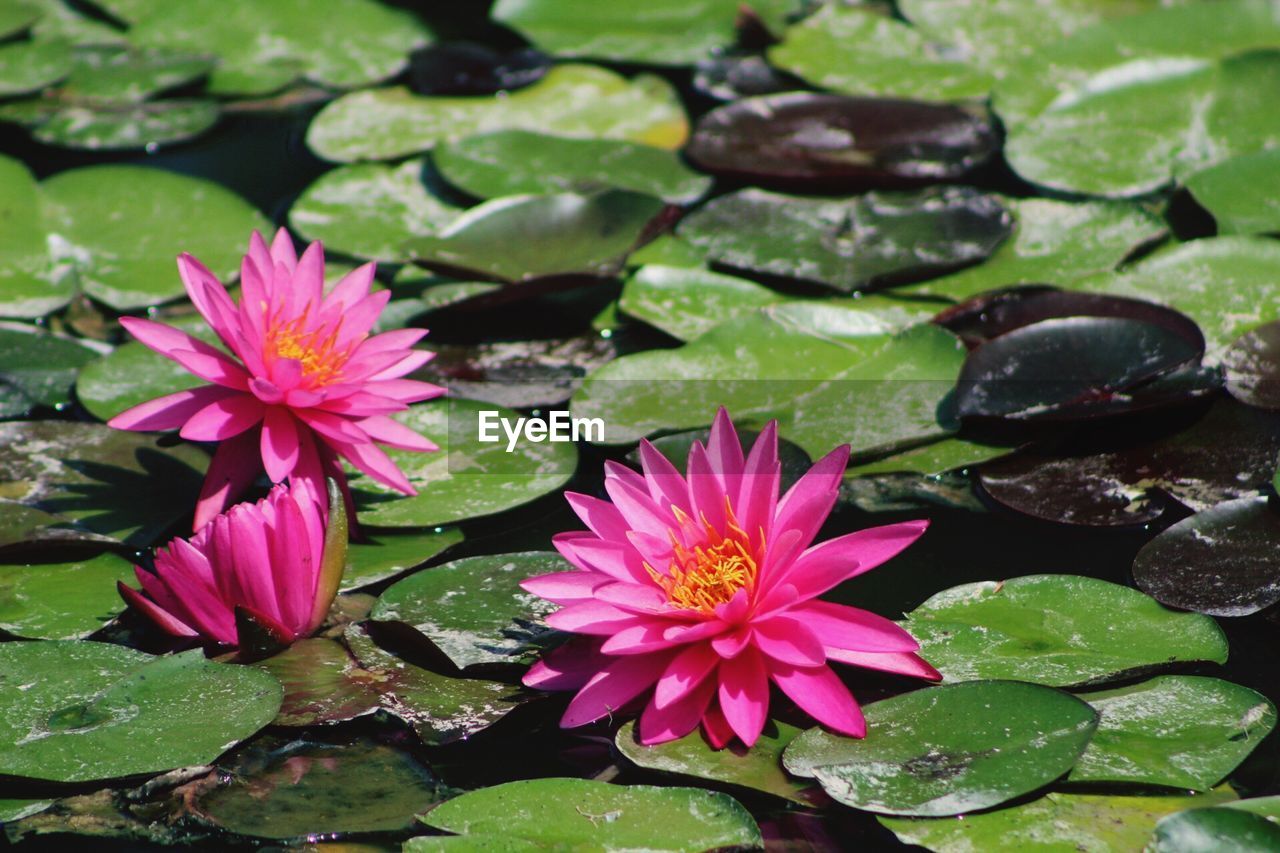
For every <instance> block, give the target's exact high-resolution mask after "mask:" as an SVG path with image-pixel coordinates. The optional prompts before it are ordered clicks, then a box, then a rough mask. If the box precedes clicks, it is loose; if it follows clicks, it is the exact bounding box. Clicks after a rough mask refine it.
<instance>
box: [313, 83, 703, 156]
mask: <svg viewBox="0 0 1280 853" xmlns="http://www.w3.org/2000/svg"><path fill="white" fill-rule="evenodd" d="M495 130H532V131H537V132H539V133H551V134H556V135H559V136H571V137H577V138H586V139H623V140H627V141H630V142H638V143H641V144H643V145H654V146H657V147H659V148H678V147H679V146H680V145H681V144H683V143H684V140H685V137H686V136H687V135H688V133H689V123H688V120H687V119H686V118H685V114H684V109H683V108H682V107H681V106H680V100H679V97H678V96H677V95H676V93H675V90H674V89H672V88H671V85H670V84H669V83H667V82H666V81H665V80H663V79H662V78H660V77H656V76H653V75H649V74H642V75H640V76H638V77H635V78H633V79H627V78H626V77H622V76H620V75H618V74H616V73H614V72H612V71H607V70H605V69H603V68H597V67H595V66H593V65H574V64H569V65H557V66H555V67H553V68H552V69H551V70H550V71H548V72H547V75H546V76H545V77H543V78H542V79H541V80H540V81H538V82H537V83H534V84H533V85H531V86H528V87H526V88H524V89H519V90H517V91H515V92H511V93H509V94H505V95H504V96H503V97H501V98H499V97H459V96H427V97H423V96H419V95H415V94H413V93H412V92H411V91H409V90H408V89H407V88H405V87H403V86H396V87H392V88H387V89H370V90H368V91H364V92H353V93H351V94H349V95H344V96H342V97H341V98H338V99H337V100H336V101H334V102H333V103H331V104H329V105H328V106H326V107H325V108H324V109H323V110H321V111H320V113H319V115H317V116H316V117H315V120H313V121H312V122H311V127H310V128H308V130H307V144H308V145H309V146H310V147H311V150H312V151H314V152H316V154H318V155H320V156H321V157H323V158H325V159H326V160H334V161H337V162H350V161H353V160H394V159H397V158H400V157H405V156H407V155H410V154H417V153H418V152H419V151H426V150H429V149H430V148H432V147H434V146H435V145H436V144H437V143H439V142H442V141H445V140H450V139H462V138H463V137H465V136H474V135H475V134H478V133H488V132H490V131H495Z"/></svg>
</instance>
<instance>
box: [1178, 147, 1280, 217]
mask: <svg viewBox="0 0 1280 853" xmlns="http://www.w3.org/2000/svg"><path fill="white" fill-rule="evenodd" d="M1186 185H1187V189H1188V190H1190V191H1191V194H1192V195H1193V196H1195V199H1196V201H1198V202H1199V203H1200V204H1201V206H1203V207H1204V208H1205V209H1206V210H1208V211H1209V212H1210V213H1211V214H1213V218H1214V221H1215V222H1217V223H1218V233H1219V234H1274V233H1276V232H1280V201H1277V199H1278V198H1280V150H1276V149H1270V150H1266V151H1258V152H1255V153H1252V154H1241V155H1240V156H1239V157H1232V158H1231V159H1230V160H1223V161H1222V162H1220V163H1218V164H1217V165H1214V166H1210V167H1209V168H1207V169H1201V170H1200V171H1198V172H1195V173H1193V174H1191V175H1188V176H1187V178H1186Z"/></svg>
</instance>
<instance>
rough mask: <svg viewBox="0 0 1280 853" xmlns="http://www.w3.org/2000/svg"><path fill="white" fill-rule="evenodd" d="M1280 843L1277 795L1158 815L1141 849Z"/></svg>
mask: <svg viewBox="0 0 1280 853" xmlns="http://www.w3.org/2000/svg"><path fill="white" fill-rule="evenodd" d="M1277 847H1280V797H1258V798H1256V799H1252V800H1236V801H1235V802H1227V803H1221V804H1217V805H1212V806H1208V807H1203V806H1202V807H1195V806H1193V807H1191V808H1189V809H1187V810H1186V811H1182V812H1178V813H1176V814H1172V815H1169V816H1168V817H1164V818H1161V819H1160V822H1159V823H1157V824H1156V831H1155V834H1154V835H1152V837H1151V840H1150V841H1149V842H1148V843H1147V846H1146V847H1145V848H1143V849H1144V850H1149V851H1151V853H1193V851H1194V853H1200V851H1203V853H1212V851H1214V850H1272V849H1275V848H1277Z"/></svg>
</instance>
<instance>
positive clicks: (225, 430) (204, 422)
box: [179, 392, 263, 441]
mask: <svg viewBox="0 0 1280 853" xmlns="http://www.w3.org/2000/svg"><path fill="white" fill-rule="evenodd" d="M262 417H263V406H262V403H260V402H258V400H257V398H256V397H253V396H251V395H249V394H238V393H235V392H232V395H231V396H229V397H223V398H222V399H220V400H214V401H213V402H212V403H210V404H209V405H207V406H205V407H204V408H203V409H201V410H200V411H198V412H196V413H195V414H194V415H192V416H191V419H190V420H188V421H187V423H186V425H185V426H183V427H182V430H181V432H179V435H181V436H182V437H183V438H185V439H187V440H189V441H223V440H224V439H228V438H232V437H233V436H237V435H239V434H240V433H242V432H244V431H245V430H247V429H249V428H250V427H252V426H253V425H254V424H256V423H258V421H260V420H262Z"/></svg>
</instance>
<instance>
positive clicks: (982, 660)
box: [904, 575, 1227, 687]
mask: <svg viewBox="0 0 1280 853" xmlns="http://www.w3.org/2000/svg"><path fill="white" fill-rule="evenodd" d="M904 627H906V629H907V630H908V631H910V632H911V635H912V636H913V637H915V638H916V639H917V640H919V641H920V646H921V650H920V655H921V656H922V657H924V659H925V660H927V661H929V662H930V663H931V664H933V665H934V666H935V667H937V668H938V670H939V671H940V672H941V673H942V674H943V676H944V678H945V679H946V680H948V681H964V680H967V679H971V678H1014V679H1021V680H1023V681H1030V682H1033V683H1037V684H1049V685H1053V686H1056V687H1066V686H1071V685H1085V684H1098V683H1102V682H1106V681H1110V680H1113V679H1115V678H1117V677H1120V676H1122V675H1126V674H1133V673H1136V672H1144V671H1148V670H1151V669H1157V668H1159V667H1162V666H1166V665H1168V664H1171V663H1177V662H1180V661H1213V662H1215V663H1223V662H1225V661H1226V659H1227V640H1226V637H1225V636H1224V635H1223V633H1222V629H1221V628H1219V627H1218V625H1217V623H1216V622H1214V621H1213V619H1211V618H1209V617H1208V616H1202V615H1200V614H1199V613H1179V612H1176V611H1173V610H1167V609H1165V608H1164V607H1163V606H1161V605H1160V604H1159V603H1158V602H1156V600H1155V599H1153V598H1151V597H1150V596H1147V595H1144V594H1142V593H1141V592H1138V591H1137V590H1135V589H1130V588H1129V587H1125V586H1119V585H1118V584H1113V583H1108V582H1106V581H1101V580H1097V579H1095V578H1089V577H1079V576H1076V575H1029V576H1027V577H1019V578H1011V579H1010V580H1007V581H1001V582H999V583H996V582H992V581H986V582H982V583H973V584H964V585H962V586H957V587H952V588H951V589H948V590H944V591H943V592H940V593H938V594H937V595H934V596H933V597H932V598H930V599H929V600H928V601H926V602H925V603H924V604H921V605H920V606H919V607H917V608H916V609H915V610H913V611H912V612H911V613H908V614H907V619H906V622H905V623H904Z"/></svg>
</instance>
